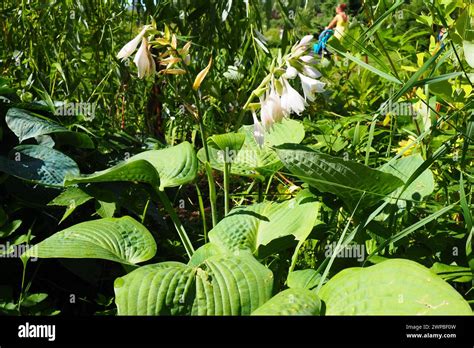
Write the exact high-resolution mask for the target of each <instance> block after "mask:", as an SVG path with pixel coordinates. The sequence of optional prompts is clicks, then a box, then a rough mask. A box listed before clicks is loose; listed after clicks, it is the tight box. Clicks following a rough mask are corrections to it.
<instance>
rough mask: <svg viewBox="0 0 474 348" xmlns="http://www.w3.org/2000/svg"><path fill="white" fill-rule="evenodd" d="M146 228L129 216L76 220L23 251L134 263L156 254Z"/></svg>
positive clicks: (34, 255)
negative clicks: (77, 222)
mask: <svg viewBox="0 0 474 348" xmlns="http://www.w3.org/2000/svg"><path fill="white" fill-rule="evenodd" d="M155 253H156V244H155V241H154V240H153V237H152V235H151V234H150V232H148V230H147V229H146V228H145V227H144V226H143V225H141V224H140V223H139V222H137V221H135V220H134V219H132V218H131V217H127V216H125V217H122V218H118V219H117V218H107V219H101V220H91V221H86V222H82V223H79V224H77V225H74V226H72V227H69V228H66V229H65V230H62V231H59V232H57V233H55V234H54V235H52V236H51V237H49V238H46V239H45V240H44V241H42V242H41V243H38V244H36V245H35V246H33V247H32V248H31V249H28V251H27V252H26V253H25V254H24V256H25V257H39V258H52V257H54V258H76V259H77V258H97V259H106V260H111V261H115V262H120V263H124V264H131V265H133V264H136V263H140V262H144V261H147V260H149V259H151V258H152V257H153V256H155Z"/></svg>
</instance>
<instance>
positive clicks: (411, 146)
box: [395, 135, 418, 156]
mask: <svg viewBox="0 0 474 348" xmlns="http://www.w3.org/2000/svg"><path fill="white" fill-rule="evenodd" d="M417 147H418V145H417V142H416V138H415V137H414V136H412V135H410V136H409V137H408V139H407V140H402V141H399V142H398V148H396V149H395V151H396V152H397V154H399V153H401V152H402V151H405V152H403V156H410V155H411V154H412V153H413V152H414V150H416V149H417ZM405 148H407V149H406V150H405Z"/></svg>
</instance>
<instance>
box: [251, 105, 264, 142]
mask: <svg viewBox="0 0 474 348" xmlns="http://www.w3.org/2000/svg"><path fill="white" fill-rule="evenodd" d="M252 117H253V137H254V138H255V141H256V142H257V144H258V146H260V147H262V146H263V142H264V140H265V129H263V127H262V125H261V124H260V122H258V118H257V114H256V113H255V111H252Z"/></svg>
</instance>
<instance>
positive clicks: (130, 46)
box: [117, 25, 150, 60]
mask: <svg viewBox="0 0 474 348" xmlns="http://www.w3.org/2000/svg"><path fill="white" fill-rule="evenodd" d="M149 28H150V25H145V26H144V27H143V29H142V31H141V32H140V34H138V35H137V36H135V38H134V39H133V40H131V41H129V42H128V43H127V44H126V45H125V46H123V47H122V49H121V50H120V52H119V53H117V58H118V59H122V60H124V59H127V58H128V57H130V56H131V55H132V53H133V52H134V51H135V49H136V48H137V46H138V44H139V43H140V41H142V37H143V36H144V35H145V33H146V31H147V30H148V29H149Z"/></svg>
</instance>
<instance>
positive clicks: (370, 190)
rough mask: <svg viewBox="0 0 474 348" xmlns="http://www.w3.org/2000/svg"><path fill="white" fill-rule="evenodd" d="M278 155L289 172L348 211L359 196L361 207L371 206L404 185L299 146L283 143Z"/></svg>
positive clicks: (387, 177)
mask: <svg viewBox="0 0 474 348" xmlns="http://www.w3.org/2000/svg"><path fill="white" fill-rule="evenodd" d="M277 153H278V156H280V158H281V160H282V162H283V163H284V165H285V166H286V168H288V170H290V172H291V173H293V174H294V175H296V176H297V177H299V178H300V179H301V180H303V181H304V182H306V183H308V184H309V185H311V186H314V187H315V188H317V189H318V190H319V191H321V192H330V193H333V194H335V195H337V196H339V197H341V198H342V200H343V201H344V202H345V204H346V205H347V206H348V208H349V209H353V208H354V207H355V206H356V205H357V202H359V199H360V198H361V197H362V196H363V197H364V198H363V199H362V201H361V202H360V206H361V207H366V206H370V205H372V204H375V203H376V202H377V201H379V200H381V199H383V198H384V197H385V196H386V195H388V194H390V193H391V192H393V191H394V190H395V189H397V188H398V187H400V186H402V185H403V182H402V181H401V180H400V179H398V178H397V177H396V176H393V175H392V174H388V173H384V172H382V171H380V170H376V169H372V168H369V167H367V166H365V165H363V164H360V163H357V162H353V161H349V160H344V159H342V158H338V157H333V156H330V155H326V154H323V153H321V152H318V151H315V150H312V149H310V148H308V147H305V146H302V145H294V144H285V145H282V146H279V147H277ZM364 192H365V194H364Z"/></svg>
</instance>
